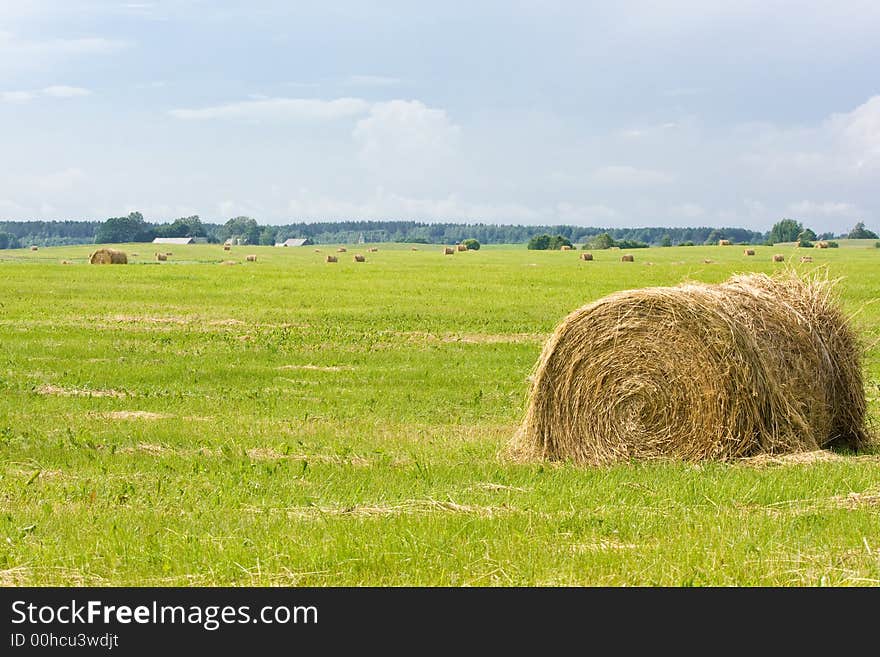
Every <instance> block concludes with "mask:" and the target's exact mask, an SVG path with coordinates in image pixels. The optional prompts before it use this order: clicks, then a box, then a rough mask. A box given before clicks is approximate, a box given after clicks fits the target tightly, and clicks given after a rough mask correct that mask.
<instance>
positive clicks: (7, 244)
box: [0, 232, 19, 249]
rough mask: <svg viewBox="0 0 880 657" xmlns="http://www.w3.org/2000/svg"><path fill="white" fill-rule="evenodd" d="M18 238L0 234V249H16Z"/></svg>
mask: <svg viewBox="0 0 880 657" xmlns="http://www.w3.org/2000/svg"><path fill="white" fill-rule="evenodd" d="M18 247H19V243H18V238H17V237H16V236H15V235H13V234H12V233H7V232H0V249H17V248H18Z"/></svg>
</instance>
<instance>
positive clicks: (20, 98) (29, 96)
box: [0, 91, 34, 103]
mask: <svg viewBox="0 0 880 657" xmlns="http://www.w3.org/2000/svg"><path fill="white" fill-rule="evenodd" d="M33 98H34V94H33V92H31V91H2V92H0V102H4V103H26V102H28V101H31V100H33Z"/></svg>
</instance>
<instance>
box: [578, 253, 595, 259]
mask: <svg viewBox="0 0 880 657" xmlns="http://www.w3.org/2000/svg"><path fill="white" fill-rule="evenodd" d="M592 259H593V254H592V253H581V260H592Z"/></svg>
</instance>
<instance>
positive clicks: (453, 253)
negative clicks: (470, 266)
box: [443, 246, 455, 255]
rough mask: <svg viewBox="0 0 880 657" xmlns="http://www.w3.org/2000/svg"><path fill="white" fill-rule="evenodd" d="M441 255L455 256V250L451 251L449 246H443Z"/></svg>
mask: <svg viewBox="0 0 880 657" xmlns="http://www.w3.org/2000/svg"><path fill="white" fill-rule="evenodd" d="M443 255H455V249H453V248H452V247H451V246H444V247H443Z"/></svg>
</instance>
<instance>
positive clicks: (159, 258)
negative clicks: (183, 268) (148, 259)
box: [156, 253, 168, 262]
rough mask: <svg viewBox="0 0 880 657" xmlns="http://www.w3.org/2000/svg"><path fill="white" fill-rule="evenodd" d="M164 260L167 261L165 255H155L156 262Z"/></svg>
mask: <svg viewBox="0 0 880 657" xmlns="http://www.w3.org/2000/svg"><path fill="white" fill-rule="evenodd" d="M165 260H168V256H167V255H165V254H164V253H157V254H156V262H163V261H165Z"/></svg>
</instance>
